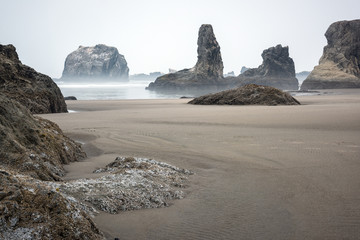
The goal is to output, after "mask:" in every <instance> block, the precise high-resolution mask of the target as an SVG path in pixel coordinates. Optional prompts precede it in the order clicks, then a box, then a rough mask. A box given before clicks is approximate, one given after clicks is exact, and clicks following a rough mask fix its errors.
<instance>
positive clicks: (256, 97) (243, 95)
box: [189, 84, 300, 105]
mask: <svg viewBox="0 0 360 240" xmlns="http://www.w3.org/2000/svg"><path fill="white" fill-rule="evenodd" d="M189 103H190V104H201V105H224V104H227V105H299V104H300V103H299V102H298V101H297V100H296V99H295V98H293V97H292V96H291V95H290V94H288V93H286V92H283V91H281V90H279V89H276V88H273V87H269V86H259V85H256V84H249V85H245V86H242V87H239V88H237V89H230V90H226V91H222V92H219V93H215V94H209V95H205V96H201V97H198V98H195V99H193V100H191V101H190V102H189Z"/></svg>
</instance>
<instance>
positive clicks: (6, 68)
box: [0, 45, 67, 113]
mask: <svg viewBox="0 0 360 240" xmlns="http://www.w3.org/2000/svg"><path fill="white" fill-rule="evenodd" d="M0 93H1V94H3V95H5V96H7V97H8V98H11V99H14V100H16V101H18V102H20V103H21V104H22V105H24V106H25V107H26V108H28V109H29V110H30V111H31V112H32V113H59V112H67V107H66V104H65V100H64V97H63V95H62V93H61V91H60V89H59V88H58V86H57V85H56V84H55V83H54V82H53V80H52V79H51V78H50V77H48V76H46V75H44V74H41V73H38V72H36V71H35V70H34V69H32V68H30V67H28V66H26V65H23V64H22V63H21V61H20V60H19V57H18V55H17V53H16V49H15V47H14V46H13V45H0Z"/></svg>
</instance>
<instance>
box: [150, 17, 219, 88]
mask: <svg viewBox="0 0 360 240" xmlns="http://www.w3.org/2000/svg"><path fill="white" fill-rule="evenodd" d="M197 44H198V49H197V53H198V60H197V63H196V65H195V67H193V68H191V69H184V70H181V71H178V72H175V73H169V74H165V75H163V76H161V77H158V78H157V79H156V80H155V82H152V83H150V85H149V86H148V88H147V89H149V90H197V89H204V88H208V87H216V86H217V85H218V84H219V83H220V82H221V81H222V80H223V68H224V66H223V62H222V58H221V53H220V46H219V44H218V42H217V41H216V38H215V35H214V32H213V28H212V26H211V25H210V24H203V25H201V27H200V29H199V36H198V42H197Z"/></svg>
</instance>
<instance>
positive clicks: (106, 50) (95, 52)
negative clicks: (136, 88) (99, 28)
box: [61, 44, 129, 81]
mask: <svg viewBox="0 0 360 240" xmlns="http://www.w3.org/2000/svg"><path fill="white" fill-rule="evenodd" d="M61 79H62V80H63V81H70V80H71V81H81V80H82V81H84V80H85V81H88V80H102V81H127V80H128V79H129V68H128V66H127V62H126V60H125V57H124V56H123V55H121V54H119V52H118V50H117V49H116V48H115V47H109V46H106V45H104V44H98V45H96V46H95V47H83V46H80V47H79V48H78V49H77V50H75V51H74V52H72V53H70V54H69V55H68V56H67V57H66V60H65V66H64V71H63V73H62V77H61Z"/></svg>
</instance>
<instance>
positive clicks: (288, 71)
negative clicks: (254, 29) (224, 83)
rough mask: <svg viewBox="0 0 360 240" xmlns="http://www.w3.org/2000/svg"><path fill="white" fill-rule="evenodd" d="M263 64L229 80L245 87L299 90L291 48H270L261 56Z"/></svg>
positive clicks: (279, 46)
mask: <svg viewBox="0 0 360 240" xmlns="http://www.w3.org/2000/svg"><path fill="white" fill-rule="evenodd" d="M261 56H262V58H263V62H262V64H261V65H260V66H259V67H258V68H250V69H247V70H245V69H244V68H243V69H244V70H245V71H243V69H242V74H240V75H239V76H238V77H236V78H229V79H228V80H229V82H230V83H231V82H232V83H231V84H230V85H235V86H244V85H246V84H259V85H264V86H271V87H275V88H279V89H283V90H297V89H298V88H299V82H298V80H297V79H296V77H295V65H294V61H293V60H292V58H290V57H289V47H283V46H281V45H280V44H279V45H277V46H276V47H270V48H268V49H266V50H264V51H263V53H262V54H261Z"/></svg>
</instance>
